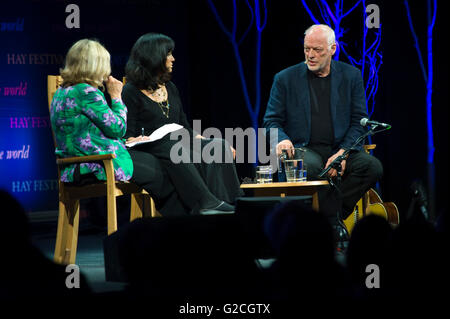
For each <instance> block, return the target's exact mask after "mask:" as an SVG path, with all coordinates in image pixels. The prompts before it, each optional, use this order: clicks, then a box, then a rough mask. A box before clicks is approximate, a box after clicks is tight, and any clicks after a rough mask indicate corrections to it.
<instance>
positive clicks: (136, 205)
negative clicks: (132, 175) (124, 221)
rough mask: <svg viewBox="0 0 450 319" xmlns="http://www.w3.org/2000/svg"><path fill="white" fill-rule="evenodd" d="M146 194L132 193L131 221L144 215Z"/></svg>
mask: <svg viewBox="0 0 450 319" xmlns="http://www.w3.org/2000/svg"><path fill="white" fill-rule="evenodd" d="M143 197H144V196H143V195H141V194H131V210H130V222H132V221H133V220H135V219H137V218H142V216H143V211H144V209H143V205H144V198H143Z"/></svg>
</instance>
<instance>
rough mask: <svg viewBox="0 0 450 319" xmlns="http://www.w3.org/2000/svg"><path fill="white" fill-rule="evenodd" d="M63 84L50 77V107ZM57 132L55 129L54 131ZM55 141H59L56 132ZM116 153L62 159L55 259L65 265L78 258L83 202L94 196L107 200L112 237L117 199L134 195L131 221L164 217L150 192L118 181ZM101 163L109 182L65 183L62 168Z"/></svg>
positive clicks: (59, 176) (115, 224)
mask: <svg viewBox="0 0 450 319" xmlns="http://www.w3.org/2000/svg"><path fill="white" fill-rule="evenodd" d="M61 84H62V78H61V77H60V76H55V75H49V76H48V78H47V91H48V92H47V93H48V107H49V111H50V104H51V102H52V99H53V95H54V94H55V92H56V90H57V89H58V87H59V86H60V85H61ZM52 133H53V130H52ZM53 140H54V142H55V146H56V140H55V136H54V133H53ZM113 158H115V154H104V155H90V156H78V157H69V158H58V159H57V160H56V164H57V167H58V186H59V217H58V229H57V233H56V246H55V255H54V260H55V262H57V263H61V264H73V263H75V259H76V252H77V242H78V224H79V212H80V199H85V198H93V197H102V196H106V197H107V212H108V213H107V227H108V235H111V234H112V233H114V232H115V231H117V206H116V197H118V196H122V195H131V211H130V221H133V220H134V219H136V218H142V217H143V216H146V217H149V216H151V217H156V216H161V215H160V214H159V213H158V211H157V210H156V209H155V203H154V201H153V199H152V198H151V196H150V195H149V193H148V192H147V191H145V190H144V189H142V188H140V187H139V186H137V185H135V184H133V183H130V182H118V181H116V180H115V177H114V168H113V162H112V159H113ZM91 162H101V163H103V166H104V168H105V172H106V182H103V183H95V184H89V185H85V186H73V185H71V184H70V183H64V182H61V168H62V166H64V165H67V164H74V163H91Z"/></svg>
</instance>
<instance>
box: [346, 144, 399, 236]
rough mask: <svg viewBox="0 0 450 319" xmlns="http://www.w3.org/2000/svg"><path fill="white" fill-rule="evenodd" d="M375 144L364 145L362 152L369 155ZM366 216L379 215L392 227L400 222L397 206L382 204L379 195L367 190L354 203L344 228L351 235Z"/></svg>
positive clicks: (389, 203)
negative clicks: (356, 225)
mask: <svg viewBox="0 0 450 319" xmlns="http://www.w3.org/2000/svg"><path fill="white" fill-rule="evenodd" d="M376 146H377V145H376V144H369V145H364V146H363V147H364V151H365V152H366V153H370V151H371V150H374V149H375V148H376ZM368 214H376V215H380V216H382V217H384V218H386V220H387V221H388V222H389V223H390V224H391V225H393V226H396V225H398V224H399V222H400V218H399V213H398V208H397V206H396V205H395V204H394V203H392V202H383V201H382V200H381V197H380V195H378V193H377V192H376V191H375V190H374V189H372V188H371V189H369V190H368V191H367V192H366V193H365V194H364V196H363V197H362V198H361V199H360V200H359V201H358V202H357V203H356V205H355V208H354V210H353V212H352V213H351V214H350V216H348V217H347V218H346V219H345V220H344V224H345V227H346V228H347V230H348V232H349V234H351V232H352V230H353V227H355V224H356V223H357V222H358V220H360V219H361V218H363V217H364V216H366V215H368Z"/></svg>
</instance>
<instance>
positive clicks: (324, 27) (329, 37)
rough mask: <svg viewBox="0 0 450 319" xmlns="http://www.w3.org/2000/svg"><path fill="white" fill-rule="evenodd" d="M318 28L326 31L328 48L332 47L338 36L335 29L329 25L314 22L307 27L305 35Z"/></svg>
mask: <svg viewBox="0 0 450 319" xmlns="http://www.w3.org/2000/svg"><path fill="white" fill-rule="evenodd" d="M317 29H319V30H322V31H324V32H326V34H327V43H328V49H330V48H331V46H332V45H333V44H335V43H336V36H335V34H334V30H333V29H331V28H330V27H329V26H328V25H326V24H313V25H312V26H310V27H309V28H308V29H306V31H305V36H306V35H308V34H310V33H311V32H313V31H315V30H317Z"/></svg>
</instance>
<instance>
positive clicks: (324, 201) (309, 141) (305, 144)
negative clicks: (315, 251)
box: [263, 25, 383, 224]
mask: <svg viewBox="0 0 450 319" xmlns="http://www.w3.org/2000/svg"><path fill="white" fill-rule="evenodd" d="M335 51H336V43H335V34H334V31H333V29H331V28H330V27H329V26H327V25H313V26H311V27H309V28H308V29H307V30H306V31H305V39H304V53H305V61H304V62H301V63H299V64H296V65H293V66H291V67H288V68H286V69H284V70H282V71H281V72H279V73H277V74H276V75H275V78H274V82H273V85H272V89H271V92H270V98H269V102H268V104H267V109H266V113H265V115H264V120H263V126H264V128H266V130H267V132H269V130H270V128H277V129H278V144H277V145H276V151H277V154H278V155H279V154H281V150H282V149H291V148H294V147H302V148H305V149H306V150H307V151H306V153H305V159H304V162H305V165H306V168H307V174H308V180H317V179H318V178H317V176H318V175H319V173H320V172H321V171H322V170H323V169H324V168H326V167H327V166H328V165H330V163H331V162H332V161H333V160H334V159H335V158H336V157H337V156H339V155H341V154H343V153H344V151H345V150H346V149H349V148H350V147H351V146H352V145H353V143H354V142H355V141H356V139H357V138H358V137H359V136H361V135H362V134H364V132H365V129H364V127H362V126H361V124H360V120H361V119H362V118H364V117H367V112H366V97H365V91H364V84H363V79H362V76H361V72H360V71H359V70H358V69H357V68H355V67H353V66H351V65H349V64H346V63H343V62H340V61H336V60H332V56H333V54H334V53H335ZM361 148H362V144H360V145H358V146H357V149H353V150H352V151H351V152H350V153H349V154H348V157H347V158H346V160H343V161H342V163H341V165H342V170H341V172H340V174H341V176H342V183H341V184H340V185H339V189H340V192H341V195H342V196H341V200H342V206H341V205H340V204H338V203H339V202H340V200H336V201H333V200H332V199H333V198H334V199H336V198H337V196H336V192H335V190H332V189H327V190H325V191H322V192H321V193H319V198H320V202H321V203H320V205H321V210H322V211H324V213H326V214H327V215H328V216H329V217H330V219H331V221H332V222H333V224H335V222H336V220H335V219H334V218H335V217H336V216H337V213H338V212H339V213H340V218H342V219H345V218H346V217H347V216H348V215H350V214H351V212H352V211H353V208H354V206H355V204H356V202H357V201H358V200H359V199H360V198H361V196H362V195H363V194H364V193H365V192H366V191H367V190H368V189H369V188H370V187H371V186H372V185H374V184H375V183H376V182H377V180H379V179H380V178H381V176H382V174H383V168H382V165H381V163H380V161H379V160H378V159H376V158H375V157H373V156H370V155H369V154H366V153H365V152H364V151H362V150H361ZM337 174H338V172H337V171H336V169H334V168H332V169H330V171H329V172H328V175H329V177H333V178H334V177H336V175H337ZM340 206H341V207H340Z"/></svg>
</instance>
